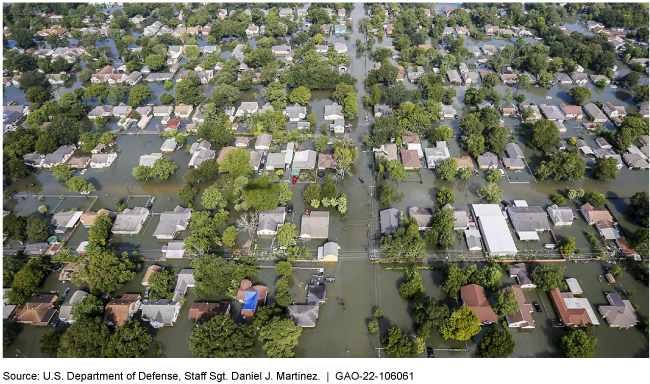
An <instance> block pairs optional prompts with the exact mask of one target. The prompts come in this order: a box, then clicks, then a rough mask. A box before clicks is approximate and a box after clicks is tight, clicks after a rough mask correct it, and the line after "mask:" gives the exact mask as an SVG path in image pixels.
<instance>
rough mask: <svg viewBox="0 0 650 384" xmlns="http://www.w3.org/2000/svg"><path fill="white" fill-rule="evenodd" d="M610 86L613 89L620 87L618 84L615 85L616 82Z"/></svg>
mask: <svg viewBox="0 0 650 384" xmlns="http://www.w3.org/2000/svg"><path fill="white" fill-rule="evenodd" d="M609 87H610V88H612V89H616V88H618V87H617V86H616V85H614V84H612V85H610V86H609Z"/></svg>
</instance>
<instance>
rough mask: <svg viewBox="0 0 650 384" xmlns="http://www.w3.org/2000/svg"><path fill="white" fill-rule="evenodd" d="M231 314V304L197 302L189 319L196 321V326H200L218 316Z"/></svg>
mask: <svg viewBox="0 0 650 384" xmlns="http://www.w3.org/2000/svg"><path fill="white" fill-rule="evenodd" d="M229 313H230V303H229V302H227V301H221V302H217V303H199V302H196V301H195V302H193V303H192V306H191V307H190V313H189V316H188V318H190V319H194V322H195V324H200V323H202V322H205V321H208V320H210V319H212V318H213V317H215V316H217V315H227V314H229Z"/></svg>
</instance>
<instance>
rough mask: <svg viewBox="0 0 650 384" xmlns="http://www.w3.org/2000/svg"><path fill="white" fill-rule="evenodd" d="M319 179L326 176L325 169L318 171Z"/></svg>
mask: <svg viewBox="0 0 650 384" xmlns="http://www.w3.org/2000/svg"><path fill="white" fill-rule="evenodd" d="M317 175H318V178H319V179H324V178H325V172H323V171H318V173H317Z"/></svg>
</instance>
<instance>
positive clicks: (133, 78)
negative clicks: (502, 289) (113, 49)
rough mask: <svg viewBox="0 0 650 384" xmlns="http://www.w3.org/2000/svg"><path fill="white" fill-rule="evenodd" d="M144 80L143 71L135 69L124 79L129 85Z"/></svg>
mask: <svg viewBox="0 0 650 384" xmlns="http://www.w3.org/2000/svg"><path fill="white" fill-rule="evenodd" d="M140 80H142V73H141V72H138V71H133V72H132V73H131V74H130V75H129V76H127V77H126V79H124V82H125V83H127V84H128V85H131V86H134V85H136V84H138V83H139V82H140Z"/></svg>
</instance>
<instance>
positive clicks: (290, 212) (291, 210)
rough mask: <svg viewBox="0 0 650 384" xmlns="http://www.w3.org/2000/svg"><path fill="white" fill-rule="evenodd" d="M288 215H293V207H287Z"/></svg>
mask: <svg viewBox="0 0 650 384" xmlns="http://www.w3.org/2000/svg"><path fill="white" fill-rule="evenodd" d="M287 213H288V214H292V213H293V205H287Z"/></svg>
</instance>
